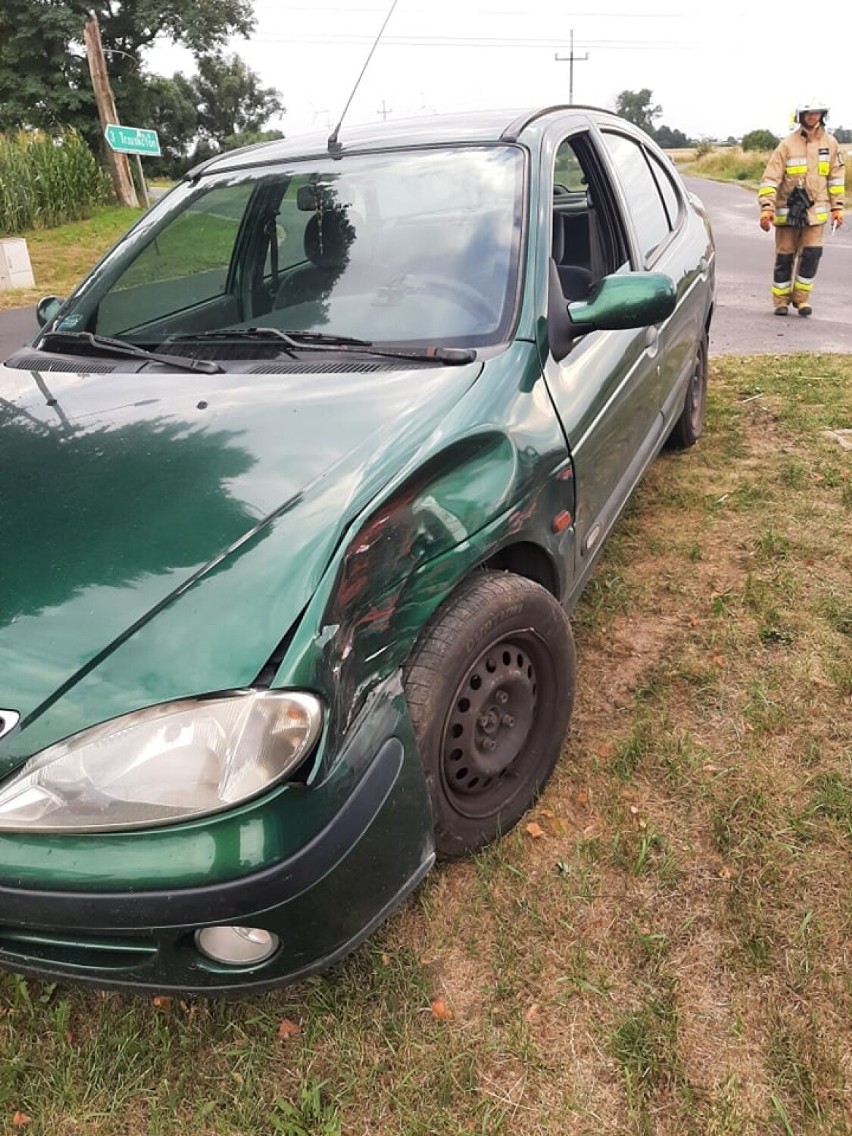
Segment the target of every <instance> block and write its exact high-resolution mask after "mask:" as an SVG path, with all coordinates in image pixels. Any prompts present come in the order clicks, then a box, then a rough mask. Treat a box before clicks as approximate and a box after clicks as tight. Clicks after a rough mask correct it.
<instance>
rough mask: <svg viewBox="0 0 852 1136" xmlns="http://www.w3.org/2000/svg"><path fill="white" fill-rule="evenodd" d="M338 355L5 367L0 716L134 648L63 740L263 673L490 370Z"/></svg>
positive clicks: (44, 703) (43, 699) (42, 701)
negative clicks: (443, 423)
mask: <svg viewBox="0 0 852 1136" xmlns="http://www.w3.org/2000/svg"><path fill="white" fill-rule="evenodd" d="M331 366H332V364H330V363H329V362H327V361H323V362H322V363H321V364H318V365H315V366H313V367H312V368H311V367H309V368H307V369H308V372H309V373H283V374H231V373H228V374H221V375H197V374H189V373H186V374H184V373H178V374H174V373H171V374H156V373H150V372H149V373H145V374H116V373H111V374H66V373H61V372H50V373H48V372H44V373H39V372H33V371H22V370H17V369H13V368H9V367H0V461H1V462H2V469H3V473H4V476H3V489H2V496H0V532H2V533H3V546H4V548H3V554H2V560H0V709H6V710H15V711H17V712H18V713H20V714H21V715H22V717H23V718H26V717H27V716H28V715H31V716H38V715H39V714H40V713H43V712H44V709H45V707H48V706H50V705H51V704H52V702H54V701H56V700H58V698H59V695H61V694H63V693H64V692H67V691H68V690H69V689H70V688H71V687H73V686H75V685H76V684H77V683H79V682H80V681H81V680H82V679H84V678H88V681H89V684H90V685H91V684H92V682H93V676H96V675H98V674H99V673H101V671H103V670H104V667H103V662H104V660H105V659H107V658H108V657H111V656H113V655H114V654H116V653H121V652H123V653H124V655H127V654H128V652H129V649H130V648H131V647H132V646H135V647H136V648H137V650H136V654H135V657H134V661H133V666H132V667H131V668H130V671H132V672H133V676H134V677H133V680H132V682H130V683H129V684H127V685H126V686H123V683H122V682H121V681H116V682H115V684H114V686H113V687H112V688H111V687H110V684H109V683H108V682H103V683H102V684H101V689H100V690H96V691H94V692H92V694H91V695H90V696H89V701H90V703H91V707H95V706H96V707H97V708H96V709H93V708H90V709H88V710H86V711H82V710H79V709H78V710H77V711H75V713H74V714H72V715H71V716H70V717H68V719H67V720H66V721H57V722H56V723H55V726H54V727H52V728H51V729H50V730H49V731H48V734H49V735H50V736H51V737H53V736H62V731H63V729H64V730H66V731H67V730H70V729H78V728H80V726H81V724H85V723H84V722H83V723H81V722H80V721H79V720H78V719H80V718H86V717H88V718H90V719H91V720H92V721H97V720H100V719H103V718H107V717H110V716H112V715H113V714H116V713H122V712H126V711H127V710H129V709H132V708H133V707H134V706H141V705H145V704H148V703H150V702H153V701H157V700H162V699H163V698H168V697H178V696H183V695H186V694H190V693H193V692H196V693H200V692H202V691H205V690H216V689H224V688H229V687H236V686H239V685H245V684H246V683H249V682H251V681H253V680H254V678H255V677H256V675H257V673H258V670H259V669H260V667H262V666H263V664H264V662H265V661H266V659H268V657H269V655H270V654H271V653H272V651H274V649H275V647H276V645H277V644H278V643H279V642H280V641H281V638H282V637H283V635H284V634H285V632H286V631H287V629H288V628H289V627H290V626H291V625H292V623H293V621H294V620H295V619H296V617H297V616H298V614H299V613H300V611H301V610H302V609H303V608H304V606H305V604H306V602H307V600H308V599H309V598H310V595H311V594H312V592H313V590H314V589H315V587H316V585H317V582H318V580H319V579H320V578H321V576H322V573H323V571H324V570H325V568H326V567H327V565H328V561H329V558H330V556H331V555H332V553H333V550H334V547H335V545H336V544H337V542H338V541H339V539H340V536H341V533H342V531H343V529H344V528H345V526H346V525H347V524H348V523H349V522H350V521H351V520H352V518H353V517H354V516H356V515H357V514H358V512H359V511H360V510H362V509H364V508H365V506H366V505H367V504H368V503H369V501H370V500H371V499H372V497H374V496H375V495H376V494H377V493H378V492H380V491H381V489H382V487H383V485H385V484H386V483H387V481H388V480H389V479H390V478H391V477H392V476H393V474H394V472H396V471H398V470H399V469H400V468H401V467H402V466H404V464H405V463H406V462H407V461H408V460H409V459H410V457H411V456H412V455H413V454H414V453H415V451H416V450H417V448H418V446H419V445H420V444H421V443H422V441H423V439H424V438H426V437H428V435H429V434H430V433H431V432H432V431H433V430H434V428H435V426H436V424H437V423H438V422H439V421H440V420H441V418H442V417H443V416H444V415H445V413H446V412H447V411H448V410H449V408H451V407H452V406H453V405H454V404H455V403H456V402H457V401H458V399H459V398H460V397H461V396H462V395H463V393H464V391H465V390H466V389H467V388H468V387H469V386H470V385H471V384H472V383H473V381H474V380H475V378H476V376H477V375H478V374H479V372H480V370H481V364H479V363H472V364H468V365H464V366H453V367H441V366H438V365H429V366H407V365H403V366H401V367H399V366H392V367H388V366H385V365H383V364H373V363H371V362H370V363H364V364H358V363H355V362H353V363H349V364H341V366H340V369H339V370H330V369H329V368H330V367H331ZM202 583H203V585H204V586H203V587H202V586H201V584H202ZM208 584H209V586H208ZM202 594H203V595H204V596H205V598H204V599H203V600H202V599H201V598H200V597H201V596H202ZM187 597H188V599H187ZM178 599H180V600H181V602H180V603H179V604H176V601H177V600H178ZM184 601H185V602H184ZM167 608H168V609H169V610H168V611H167V610H166V609H167ZM172 615H176V618H169V617H170V616H172ZM155 616H159V617H160V618H153V617H155ZM149 625H150V626H149ZM211 625H215V626H211ZM151 626H156V627H157V628H158V632H157V634H156V635H155V634H153V633H152V632H151ZM143 628H144V629H145V634H140V631H141V629H143ZM131 641H132V642H131ZM106 669H107V670H108V669H109V668H106ZM62 701H63V702H67V701H68V700H67V699H62ZM41 740H42V741H44V740H45V739H44V738H42V739H41ZM6 741H7V742H8V741H9V739H6Z"/></svg>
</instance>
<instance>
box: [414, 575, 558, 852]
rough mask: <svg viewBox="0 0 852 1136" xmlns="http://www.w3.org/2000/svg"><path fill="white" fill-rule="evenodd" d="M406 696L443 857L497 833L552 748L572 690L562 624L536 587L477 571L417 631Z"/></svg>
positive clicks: (533, 790) (515, 816) (531, 793)
mask: <svg viewBox="0 0 852 1136" xmlns="http://www.w3.org/2000/svg"><path fill="white" fill-rule="evenodd" d="M403 678H404V686H405V695H406V699H407V702H408V707H409V711H410V714H411V719H412V722H413V724H414V730H415V733H416V736H417V742H418V745H419V749H420V755H421V759H422V761H423V765H424V768H425V773H426V780H427V783H428V786H429V792H430V795H431V800H432V816H433V829H434V838H435V848H436V852H437V854H438V856H439V857H440V858H442V859H446V858H449V857H453V856H460V855H463V854H464V853H467V852H471V851H474V850H476V849H477V848H481V847H483V846H484V845H486V844H489V843H490V842H491V841H493V840H495V839H496V838H497V837H498V836H500V835H501V834H503V833H505V832H507V831H508V830H509V829H510V828H512V826H513V825H515V824H516V823H517V822H518V820H519V819H520V818H521V816H522V815H523V814H524V812H525V811H526V810H527V809H528V808H529V806H530V805H531V804H532V803H533V802H534V801H535V800H536V798H537V797H538V795H539V793H540V792H541V790H542V788H543V787H544V785H545V783H546V781H547V779H548V777H549V776H550V774H551V773H552V771H553V767H554V765H555V764H556V761H557V759H558V757H559V754H560V752H561V750H562V743H563V741H564V738H565V733H566V730H567V728H568V722H569V720H570V717H571V710H572V707H573V702H574V689H575V685H576V656H575V650H574V638H573V635H572V633H571V625H570V623H569V621H568V617H567V616H566V614H565V612H564V611H563V609H562V607H561V606H560V605H559V603H558V602H557V600H556V599H554V597H553V596H552V595H551V594H550V593H549V592H548V591H547V590H546V589H545V588H543V587H541V586H540V585H539V584H536V583H533V582H532V581H530V580H526V579H524V578H523V577H521V576H516V575H513V574H511V573H503V572H490V571H485V572H477V573H475V574H474V575H473V576H471V577H469V578H468V579H467V580H465V581H464V583H462V584H461V585H460V586H459V587H458V588H457V589H456V591H455V592H453V594H452V595H451V596H450V598H449V599H448V600H447V601H446V602H445V603H444V604H443V605H442V607H440V608H439V609H438V610H437V612H436V613H435V614H434V615H433V617H432V618H431V619H430V621H429V623H428V624H427V625H426V627H425V628H424V629H423V631H422V633H421V635H420V638H419V640H418V642H417V644H416V646H415V648H414V650H413V652H412V654H411V657H410V659H409V661H408V663H407V664H406V666H405V668H404V675H403Z"/></svg>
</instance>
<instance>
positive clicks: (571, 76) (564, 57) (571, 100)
mask: <svg viewBox="0 0 852 1136" xmlns="http://www.w3.org/2000/svg"><path fill="white" fill-rule="evenodd" d="M553 58H554V59H556V60H557V61H558V62H560V63H565V62H567V63H569V64H570V67H569V68H568V102H569V103H570V104H571V105H573V103H574V60H575V59H576V60H577V62H578V63H582V62H584V61H585V60H586V59H588V58H589V53H588V51H587V52H586V54H585V55H575V54H574V29H573V28H572V29H571V50H570V52H569V54H568V55H554V57H553Z"/></svg>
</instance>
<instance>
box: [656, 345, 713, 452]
mask: <svg viewBox="0 0 852 1136" xmlns="http://www.w3.org/2000/svg"><path fill="white" fill-rule="evenodd" d="M706 404H707V333H706V332H705V333H704V335H703V336H702V338H701V341H700V343H699V344H698V350H697V351H696V353H695V361H694V363H693V368H692V374H691V375H690V377H689V383H688V385H687V388H686V395H685V397H684V402H683V410H682V411H681V412H680V417H679V418H678V419H677V421H676V422H675V424H674V426H672V429H671V433H670V434H669V436H668V438H667V439H666V445H667V446H668V447H669V449H672V450H688V449H689V447H690V446H694V445H695V443H696V442H697V441H698V439H699V438H700V437H701V435H702V433H703V431H704V410H705V407H706Z"/></svg>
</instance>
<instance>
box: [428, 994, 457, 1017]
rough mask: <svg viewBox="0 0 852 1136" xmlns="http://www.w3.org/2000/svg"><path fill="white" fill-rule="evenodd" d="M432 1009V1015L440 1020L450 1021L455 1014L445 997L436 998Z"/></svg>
mask: <svg viewBox="0 0 852 1136" xmlns="http://www.w3.org/2000/svg"><path fill="white" fill-rule="evenodd" d="M431 1010H432V1017H433V1018H434V1019H435V1020H436V1021H438V1022H448V1021H449V1020H450V1018H452V1016H453V1011H452V1008H451V1007H450V1005H449V1004H448V1003H447V1001H446V1000H445V999H444V998H436V999H435V1000H434V1002H433V1003H432V1007H431Z"/></svg>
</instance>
